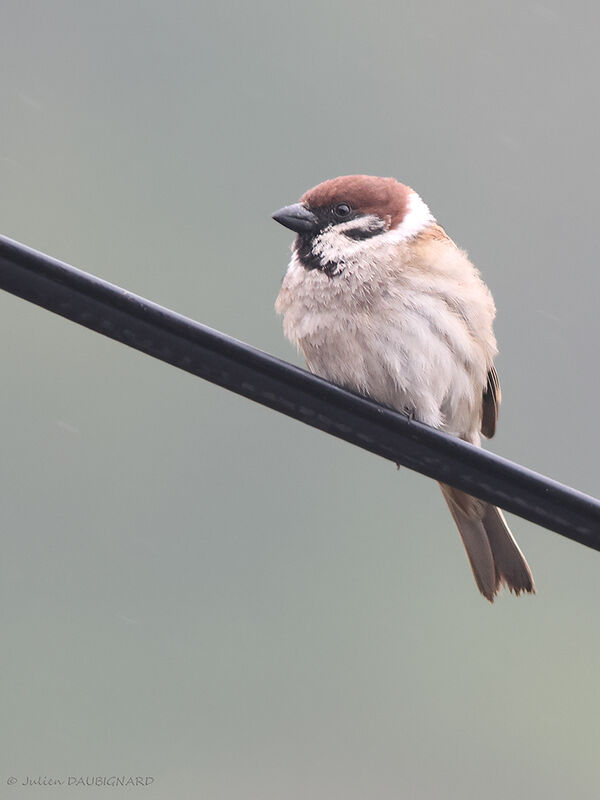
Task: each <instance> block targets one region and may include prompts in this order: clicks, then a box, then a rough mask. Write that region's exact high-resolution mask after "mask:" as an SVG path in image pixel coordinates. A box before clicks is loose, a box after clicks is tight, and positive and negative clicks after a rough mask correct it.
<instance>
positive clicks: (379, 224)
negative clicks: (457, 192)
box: [273, 175, 535, 601]
mask: <svg viewBox="0 0 600 800" xmlns="http://www.w3.org/2000/svg"><path fill="white" fill-rule="evenodd" d="M273 218H274V219H275V220H276V221H277V222H279V223H281V224H282V225H285V227H287V228H290V229H291V230H293V231H295V232H296V233H297V234H298V236H297V238H296V241H295V243H294V245H293V249H292V259H291V261H290V264H289V267H288V270H287V273H286V275H285V278H284V280H283V285H282V287H281V291H280V292H279V296H278V298H277V302H276V304H275V308H276V310H277V312H278V313H279V314H283V329H284V332H285V335H286V336H287V337H288V338H289V339H290V340H291V341H292V342H293V343H294V344H296V345H297V347H298V348H299V349H300V350H301V351H302V353H303V354H304V357H305V359H306V364H307V366H308V368H309V370H311V372H314V373H316V374H317V375H320V376H321V377H323V378H326V379H327V380H330V381H332V382H333V383H336V384H338V385H340V386H343V387H346V388H347V389H350V390H352V391H355V392H358V393H360V394H363V395H367V396H368V397H371V398H373V399H374V400H377V401H379V402H380V403H383V404H384V405H387V406H390V407H391V408H395V409H397V410H398V411H402V412H406V413H409V414H411V415H413V416H414V418H415V419H417V420H419V421H421V422H424V423H426V424H427V425H431V426H433V427H434V428H439V429H440V430H443V431H446V432H447V433H450V434H453V435H454V436H458V437H460V438H461V439H464V440H466V441H467V442H471V443H472V444H475V445H480V444H481V440H480V433H483V435H484V436H486V437H491V436H493V435H494V431H495V429H496V422H497V419H498V407H499V405H500V384H499V383H498V376H497V374H496V370H495V368H494V364H493V360H494V356H495V355H496V353H497V348H496V339H495V337H494V332H493V328H492V324H493V320H494V316H495V313H496V309H495V306H494V301H493V299H492V296H491V294H490V291H489V289H488V288H487V286H486V285H485V284H484V282H483V281H482V279H481V276H480V274H479V272H478V271H477V269H476V268H475V267H474V266H473V264H472V263H471V262H470V261H469V259H468V257H467V255H466V253H464V252H463V251H462V250H459V248H458V247H457V246H456V245H455V244H454V242H453V241H452V240H451V239H450V238H449V237H448V235H447V234H446V232H445V231H444V229H443V228H442V227H441V226H440V225H438V224H437V223H436V221H435V219H434V217H433V216H432V214H431V212H430V211H429V208H428V207H427V206H426V205H425V203H424V202H423V200H421V198H420V197H419V195H418V194H417V193H416V192H414V191H413V190H412V189H410V188H409V187H408V186H404V185H403V184H402V183H399V182H398V181H396V180H395V179H394V178H376V177H371V176H368V175H348V176H345V177H341V178H334V179H333V180H329V181H325V182H324V183H321V184H319V185H318V186H316V187H315V188H314V189H311V190H310V191H308V192H306V194H304V195H303V196H302V197H301V198H300V202H299V203H295V204H294V205H291V206H286V207H285V208H282V209H281V210H280V211H277V212H276V213H275V214H273ZM440 485H441V489H442V492H443V495H444V498H445V500H446V502H447V503H448V506H449V508H450V512H451V514H452V516H453V517H454V521H455V522H456V525H457V527H458V530H459V532H460V535H461V537H462V540H463V543H464V546H465V550H466V551H467V556H468V557H469V561H470V563H471V567H472V569H473V574H474V576H475V581H476V582H477V586H478V587H479V590H480V591H481V593H482V594H483V595H484V596H485V597H487V599H488V600H490V601H493V599H494V596H495V594H496V592H497V591H498V589H499V588H500V586H501V585H502V584H503V583H504V584H506V586H507V587H508V588H509V589H511V590H512V591H514V592H515V593H516V594H520V592H534V591H535V590H534V584H533V577H532V575H531V571H530V569H529V566H528V564H527V562H526V560H525V558H524V556H523V554H522V553H521V551H520V549H519V547H518V545H517V543H516V542H515V540H514V538H513V536H512V534H511V532H510V530H509V529H508V526H507V524H506V521H505V519H504V516H503V515H502V512H501V511H500V510H499V509H498V508H496V507H494V506H492V505H489V504H488V503H485V502H483V501H481V500H477V499H476V498H474V497H471V496H469V495H467V494H464V493H463V492H460V491H458V490H457V489H453V488H451V487H450V486H446V485H444V484H440Z"/></svg>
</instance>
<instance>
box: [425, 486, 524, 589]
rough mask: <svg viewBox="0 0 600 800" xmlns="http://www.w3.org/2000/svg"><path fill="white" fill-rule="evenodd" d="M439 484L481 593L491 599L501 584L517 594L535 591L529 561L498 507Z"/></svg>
mask: <svg viewBox="0 0 600 800" xmlns="http://www.w3.org/2000/svg"><path fill="white" fill-rule="evenodd" d="M440 487H441V489H442V494H443V495H444V499H445V500H446V502H447V503H448V507H449V508H450V513H451V514H452V516H453V518H454V521H455V522H456V527H457V528H458V532H459V533H460V535H461V538H462V540H463V544H464V546H465V550H466V551H467V556H468V558H469V562H470V564H471V569H472V570H473V575H474V576H475V582H476V583H477V586H478V587H479V591H480V592H481V594H482V595H483V596H484V597H487V599H488V600H489V601H490V603H493V602H494V597H495V595H496V593H497V591H498V589H499V588H500V587H501V586H502V584H505V585H506V586H507V587H508V588H509V589H510V590H511V592H514V593H515V594H517V595H518V594H521V592H531V593H534V592H535V586H534V583H533V575H532V574H531V570H530V569H529V564H528V563H527V561H526V560H525V556H524V555H523V553H522V552H521V550H520V549H519V545H518V544H517V543H516V541H515V539H514V537H513V535H512V533H511V532H510V530H509V528H508V525H507V524H506V520H505V519H504V515H503V514H502V512H501V511H500V509H499V508H496V507H495V506H492V505H490V504H489V503H484V502H483V501H482V500H477V499H475V498H474V497H471V496H470V495H468V494H465V493H464V492H461V491H459V490H458V489H453V488H452V487H451V486H446V484H443V483H440Z"/></svg>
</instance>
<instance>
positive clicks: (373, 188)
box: [300, 175, 411, 228]
mask: <svg viewBox="0 0 600 800" xmlns="http://www.w3.org/2000/svg"><path fill="white" fill-rule="evenodd" d="M410 192H411V189H410V188H409V187H408V186H405V185H404V184H403V183H400V182H399V181H397V180H396V179H395V178H377V177H375V176H373V175H343V176H342V177H339V178H332V179H331V180H328V181H324V182H323V183H320V184H319V185H318V186H315V187H313V188H312V189H309V190H308V192H305V193H304V194H303V195H302V197H301V198H300V202H301V203H303V204H304V205H305V206H307V207H308V208H309V209H317V208H324V207H329V208H332V207H333V208H335V207H336V206H340V205H344V204H346V205H348V206H349V207H350V208H351V209H352V210H353V211H354V212H356V213H359V214H377V215H378V216H379V217H381V218H382V219H385V220H389V227H390V228H395V227H396V226H397V225H399V224H400V223H401V222H402V220H403V219H404V216H405V214H406V211H407V208H408V197H409V194H410Z"/></svg>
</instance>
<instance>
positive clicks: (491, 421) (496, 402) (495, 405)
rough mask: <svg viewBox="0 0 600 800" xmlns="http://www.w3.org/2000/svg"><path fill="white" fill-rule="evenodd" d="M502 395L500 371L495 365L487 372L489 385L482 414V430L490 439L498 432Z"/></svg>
mask: <svg viewBox="0 0 600 800" xmlns="http://www.w3.org/2000/svg"><path fill="white" fill-rule="evenodd" d="M501 397H502V394H501V392H500V381H499V380H498V373H497V372H496V368H495V367H490V371H489V372H488V374H487V386H486V387H485V390H484V392H483V413H482V415H481V432H482V433H483V435H484V436H486V437H487V438H488V439H491V438H492V436H493V435H494V434H495V433H496V424H497V422H498V409H499V408H500V399H501Z"/></svg>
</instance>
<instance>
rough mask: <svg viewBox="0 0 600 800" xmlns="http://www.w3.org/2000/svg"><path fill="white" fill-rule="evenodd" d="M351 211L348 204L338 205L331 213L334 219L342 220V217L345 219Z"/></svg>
mask: <svg viewBox="0 0 600 800" xmlns="http://www.w3.org/2000/svg"><path fill="white" fill-rule="evenodd" d="M351 211H352V209H351V208H350V206H349V205H348V203H338V204H337V206H336V207H335V208H334V209H333V213H334V214H335V215H336V217H339V218H340V219H344V217H347V216H348V215H349V214H350V212H351Z"/></svg>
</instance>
